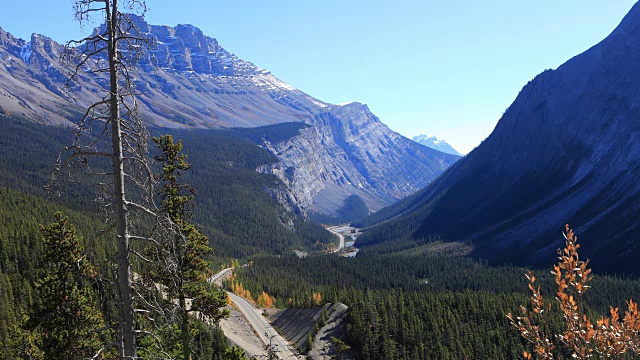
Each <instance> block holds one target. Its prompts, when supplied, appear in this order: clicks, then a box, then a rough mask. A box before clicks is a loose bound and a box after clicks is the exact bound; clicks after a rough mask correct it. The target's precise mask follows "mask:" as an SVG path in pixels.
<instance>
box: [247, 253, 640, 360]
mask: <svg viewBox="0 0 640 360" xmlns="http://www.w3.org/2000/svg"><path fill="white" fill-rule="evenodd" d="M236 272H237V274H238V276H237V278H236V281H238V282H240V283H242V284H243V286H244V287H245V288H246V289H248V290H249V291H250V292H251V293H252V294H260V293H262V291H265V292H266V293H268V294H269V295H270V296H273V297H275V298H276V299H277V301H278V304H277V305H278V306H283V307H285V306H303V307H304V306H313V305H314V304H315V303H314V302H313V299H314V298H313V295H314V293H319V294H320V295H321V297H322V299H323V301H326V302H336V301H340V302H343V303H345V304H347V305H348V306H349V320H348V338H347V340H348V343H349V345H351V346H352V348H354V349H355V351H356V355H357V356H356V357H357V358H358V359H380V360H382V359H385V360H387V359H516V358H520V357H521V355H522V353H523V351H524V349H525V347H524V344H523V342H522V341H521V338H520V335H519V334H518V333H517V332H516V331H515V330H514V329H513V328H512V327H511V326H510V325H509V322H508V321H507V319H506V317H505V314H507V313H509V312H514V311H516V310H517V309H518V307H519V306H520V305H521V304H526V303H527V302H528V301H529V299H528V295H529V293H528V289H527V281H526V279H525V277H524V276H523V275H524V273H526V269H524V268H519V267H512V266H502V267H491V266H488V265H487V264H486V263H483V262H477V261H474V260H471V259H467V258H463V257H451V256H446V255H441V254H436V253H433V254H422V255H371V256H363V257H360V255H358V256H357V257H355V258H346V259H345V258H340V257H328V256H325V257H312V258H307V259H298V258H295V257H286V258H275V257H260V258H256V259H255V260H254V262H253V266H251V267H247V268H242V269H239V270H237V271H236ZM537 273H540V274H544V275H542V279H541V280H538V281H539V282H541V284H542V290H541V291H542V292H543V293H546V294H552V293H554V283H553V280H552V278H551V276H549V275H548V271H538V272H537ZM291 284H297V286H295V287H292V286H291ZM638 293H640V281H639V280H637V279H620V278H614V277H607V276H596V277H595V278H594V281H593V283H592V290H591V291H590V292H589V293H587V294H586V297H585V303H586V304H588V305H589V310H588V312H589V313H595V314H607V313H608V311H609V305H612V306H619V307H621V308H626V305H625V300H626V299H629V298H633V297H634V296H637V294H638ZM560 323H561V317H560V316H559V315H558V316H555V317H554V318H553V319H552V326H554V327H555V328H556V329H557V328H559V326H560ZM560 355H561V354H559V356H560ZM630 358H632V357H630Z"/></svg>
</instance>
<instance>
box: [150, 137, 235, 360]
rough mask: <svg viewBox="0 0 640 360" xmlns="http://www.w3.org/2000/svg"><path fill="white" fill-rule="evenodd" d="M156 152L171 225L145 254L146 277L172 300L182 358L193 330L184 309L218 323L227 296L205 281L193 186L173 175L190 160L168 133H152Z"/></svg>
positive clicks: (205, 245)
mask: <svg viewBox="0 0 640 360" xmlns="http://www.w3.org/2000/svg"><path fill="white" fill-rule="evenodd" d="M153 141H154V142H155V143H156V144H157V145H158V148H159V150H160V152H161V153H160V155H158V156H156V157H155V160H156V161H157V162H159V163H160V164H161V166H162V172H161V173H160V175H159V181H160V182H161V188H160V191H159V197H160V199H161V200H162V205H161V210H162V212H163V213H164V214H165V215H166V218H167V220H168V221H169V222H170V224H171V227H172V228H173V230H174V231H173V235H172V236H169V237H168V238H167V239H166V240H165V241H164V242H163V244H162V247H161V248H158V247H153V248H150V249H149V250H148V254H149V255H151V256H152V257H153V258H154V261H153V262H152V264H151V268H152V269H151V271H150V272H149V274H148V276H149V277H150V279H151V280H152V281H153V282H154V283H157V284H160V285H162V287H163V292H164V294H165V297H166V300H167V301H168V302H170V303H172V304H175V303H177V306H178V308H179V311H178V322H179V324H180V332H181V347H182V352H183V359H185V360H188V359H191V346H190V344H191V338H192V334H193V333H194V332H195V331H197V330H196V328H195V327H194V326H193V325H192V324H191V321H192V320H191V319H190V316H189V315H190V314H192V313H195V312H198V313H200V314H201V315H202V316H204V317H205V319H207V320H208V321H210V322H213V323H218V322H219V321H220V319H222V318H223V317H225V316H226V315H227V311H226V310H222V309H224V307H225V306H226V305H227V295H226V294H225V293H224V292H223V291H221V290H219V289H216V288H214V287H213V286H212V285H210V284H209V283H208V282H207V278H208V277H209V276H211V271H210V269H209V262H208V261H207V260H206V257H207V256H209V255H210V254H211V253H212V252H213V250H212V249H211V247H209V239H208V238H207V237H206V236H205V235H203V234H202V233H201V232H200V231H199V230H198V228H197V227H196V226H195V225H194V224H193V223H192V222H191V211H190V204H191V202H192V201H193V199H194V193H195V192H194V190H193V188H191V187H190V186H189V185H187V184H181V183H180V182H179V177H180V176H181V175H182V172H183V171H186V170H189V169H190V168H191V165H190V164H189V163H187V161H186V155H184V154H182V143H181V142H178V143H174V141H173V137H172V136H171V135H164V136H161V137H159V138H154V139H153Z"/></svg>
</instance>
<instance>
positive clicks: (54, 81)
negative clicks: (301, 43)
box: [0, 17, 458, 215]
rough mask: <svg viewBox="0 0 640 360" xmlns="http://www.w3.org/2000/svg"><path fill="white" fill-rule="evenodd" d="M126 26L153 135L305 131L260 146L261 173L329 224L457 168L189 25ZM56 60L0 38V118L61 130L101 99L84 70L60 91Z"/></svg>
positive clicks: (51, 53)
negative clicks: (272, 128) (140, 45)
mask: <svg viewBox="0 0 640 360" xmlns="http://www.w3.org/2000/svg"><path fill="white" fill-rule="evenodd" d="M132 19H133V20H134V21H135V23H136V25H137V27H138V29H139V31H140V32H142V33H144V34H145V35H146V36H149V37H150V38H152V39H153V40H154V43H155V44H156V46H155V48H153V49H152V50H147V51H146V52H145V55H144V56H143V57H142V59H141V60H140V62H139V63H138V67H137V69H136V70H135V71H134V72H133V73H132V75H133V77H134V78H135V84H136V88H137V90H138V91H139V92H140V93H141V95H140V96H139V97H138V100H139V103H140V108H141V111H142V115H143V116H144V118H145V119H146V121H147V122H148V124H149V125H150V126H151V127H154V128H166V129H184V128H231V127H255V126H262V125H269V124H277V123H286V122H303V123H306V124H308V125H311V126H309V127H307V128H305V129H303V130H301V131H300V133H299V134H298V135H297V136H296V137H294V138H291V139H289V140H287V141H283V142H281V143H270V142H269V141H266V140H265V141H264V142H263V143H261V144H260V145H261V146H263V147H264V148H266V149H268V150H269V151H271V152H272V153H273V154H275V155H277V156H278V158H279V159H280V162H279V163H278V164H274V165H270V166H268V167H262V168H260V169H259V170H260V171H263V172H269V173H273V174H275V175H276V176H278V177H279V178H280V179H281V180H282V181H283V182H284V183H285V184H286V186H287V187H288V188H289V190H290V192H291V194H292V195H291V196H292V197H293V198H295V199H296V201H297V202H298V204H299V205H300V206H301V208H304V209H306V210H308V211H311V212H317V213H322V214H328V215H336V214H337V212H338V210H339V209H340V208H341V207H342V206H343V205H344V201H345V200H346V199H347V198H349V197H351V196H353V195H356V196H358V197H360V198H361V199H362V200H364V202H365V203H366V205H367V207H368V209H369V210H370V211H376V210H378V209H380V208H382V207H384V206H386V205H389V204H391V203H393V202H395V201H397V200H399V199H401V198H403V197H405V196H407V195H410V194H412V193H414V192H416V191H417V190H419V189H420V188H422V187H424V186H425V185H427V184H428V183H429V182H430V181H432V180H433V179H435V178H436V177H437V176H438V175H439V174H441V173H442V172H443V171H444V170H445V169H446V168H447V167H449V166H450V165H451V164H453V163H454V162H455V161H456V160H457V159H458V157H457V156H452V155H448V154H443V153H441V152H438V151H434V150H431V149H428V148H425V147H422V146H419V145H417V144H415V143H414V142H412V141H410V140H409V139H407V138H405V137H403V136H401V135H399V134H397V133H395V132H393V131H391V130H390V129H389V128H388V127H387V126H386V125H384V124H383V123H382V122H381V121H380V120H379V119H378V118H377V117H376V116H375V115H374V114H372V113H371V112H370V111H369V109H368V108H367V106H366V105H363V104H359V103H350V104H347V105H344V106H339V105H332V104H328V103H325V102H322V101H320V100H318V99H315V98H313V97H311V96H309V95H307V94H305V93H303V92H302V91H300V90H297V89H295V88H293V87H291V86H289V85H287V84H285V83H284V82H282V81H280V80H279V79H278V78H276V77H275V76H274V75H273V74H271V73H270V72H269V71H268V70H264V69H260V68H258V67H257V66H255V65H254V64H252V63H250V62H248V61H244V60H242V59H239V58H238V57H237V56H235V55H233V54H232V53H230V52H228V51H227V50H225V49H224V48H222V47H221V46H220V45H219V44H218V42H217V40H216V39H214V38H211V37H208V36H206V35H204V34H203V33H202V31H201V30H200V29H198V28H196V27H194V26H192V25H178V26H176V27H170V26H165V25H161V26H157V25H150V24H148V23H146V22H145V21H144V19H143V18H140V17H132ZM61 51H62V46H61V45H60V44H58V43H56V42H55V41H53V40H52V39H50V38H48V37H46V36H42V35H37V34H34V35H32V37H31V39H29V40H22V39H18V38H16V37H14V36H13V35H11V34H10V33H8V32H6V31H3V30H2V29H0V116H2V114H5V115H14V116H19V117H23V118H26V119H29V120H31V121H35V122H40V123H45V124H64V123H67V122H69V121H70V120H74V119H77V118H78V117H79V116H80V114H81V111H82V109H83V108H85V107H86V106H87V105H88V104H90V103H92V102H94V101H96V100H97V99H99V96H100V93H99V89H100V88H101V87H104V86H105V85H106V83H107V79H106V77H104V76H103V75H101V74H96V73H92V72H90V71H89V69H88V68H86V69H84V68H83V69H81V73H80V76H79V78H78V79H77V81H75V82H74V83H72V84H70V86H69V87H68V88H65V79H66V74H67V73H68V70H67V69H66V68H65V67H63V66H62V65H61V64H60V62H59V60H58V59H59V55H60V52H61ZM90 65H91V64H90ZM93 65H99V62H96V64H93Z"/></svg>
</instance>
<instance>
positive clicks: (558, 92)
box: [370, 3, 640, 273]
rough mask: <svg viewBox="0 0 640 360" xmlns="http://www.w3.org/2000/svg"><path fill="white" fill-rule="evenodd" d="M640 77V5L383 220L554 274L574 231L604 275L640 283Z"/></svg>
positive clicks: (533, 88) (531, 87)
mask: <svg viewBox="0 0 640 360" xmlns="http://www.w3.org/2000/svg"><path fill="white" fill-rule="evenodd" d="M638 74H640V3H637V4H636V5H635V6H634V7H633V9H632V10H631V12H630V13H629V14H628V15H627V16H626V17H625V19H624V20H623V21H622V23H621V24H620V25H619V26H618V28H617V29H616V30H615V31H614V32H613V33H612V34H611V35H609V36H608V37H607V38H606V39H604V40H603V41H602V42H600V43H599V44H597V45H595V46H594V47H592V48H591V49H589V50H587V51H586V52H584V53H583V54H580V55H578V56H576V57H574V58H572V59H571V60H569V61H567V62H566V63H565V64H563V65H562V66H560V67H559V68H558V69H556V70H547V71H545V72H543V73H541V74H540V75H538V76H537V77H536V78H535V79H534V80H532V81H531V82H530V83H529V84H527V85H526V86H525V87H524V88H523V89H522V91H521V92H520V94H519V95H518V97H517V98H516V100H515V101H514V103H513V104H512V105H511V106H510V107H509V109H508V110H507V111H506V112H505V114H504V115H503V117H502V118H501V119H500V122H499V123H498V125H497V126H496V128H495V130H494V132H493V133H492V134H491V135H490V136H489V137H488V138H487V139H486V140H485V141H484V142H483V143H482V144H481V145H480V146H479V147H478V148H476V149H475V150H474V151H472V152H471V153H470V154H469V155H467V156H466V157H465V158H463V159H462V160H460V161H459V162H458V163H456V164H455V165H454V166H452V167H451V168H450V169H448V170H447V171H446V173H445V174H444V175H443V176H441V177H440V178H439V179H438V180H436V181H434V182H433V183H432V184H431V185H429V186H428V187H427V188H425V189H424V190H422V191H420V192H419V193H418V194H416V195H414V196H412V197H411V198H409V199H407V200H406V201H403V202H401V203H398V204H397V205H395V206H393V207H392V209H390V210H388V211H387V210H383V211H382V212H381V214H383V213H384V216H383V217H380V218H378V219H377V220H376V221H380V220H382V219H383V218H393V217H397V216H399V215H402V216H401V217H402V218H403V221H404V224H405V225H402V224H401V222H400V221H394V220H392V221H391V222H390V223H388V224H387V225H386V226H388V227H389V228H391V227H394V224H395V225H397V228H396V229H399V228H402V230H398V231H399V232H400V233H402V234H405V235H409V234H412V235H413V236H414V237H420V236H425V235H428V234H439V235H441V236H442V237H443V238H444V239H445V240H448V241H469V242H472V243H473V244H474V246H475V250H474V253H475V255H476V256H478V257H482V258H489V259H492V260H495V261H500V262H510V263H514V262H517V263H522V264H534V265H540V266H545V267H547V266H549V265H550V264H551V263H553V262H554V261H555V257H556V255H555V251H556V250H557V249H558V248H559V247H561V245H562V244H563V241H564V239H563V238H562V235H561V231H563V230H564V225H565V224H566V223H569V224H570V225H571V226H572V227H575V230H576V233H577V234H578V236H579V238H580V240H581V243H582V248H581V255H582V257H583V258H591V259H592V260H593V263H592V264H593V265H594V266H595V267H596V268H599V269H605V270H609V271H624V272H631V273H640V265H639V263H638V261H637V259H638V258H640V246H639V245H640V235H639V234H640V182H639V181H638V179H640V141H639V140H640V121H639V120H640V101H639V100H638V99H640V77H639V75H638ZM407 219H411V223H412V224H411V225H406V223H407V222H408V221H407ZM382 227H383V226H382V225H381V226H380V227H379V229H382ZM378 235H380V233H379V234H378ZM379 240H381V238H380V237H379V236H373V234H372V236H371V237H370V241H371V242H376V241H379Z"/></svg>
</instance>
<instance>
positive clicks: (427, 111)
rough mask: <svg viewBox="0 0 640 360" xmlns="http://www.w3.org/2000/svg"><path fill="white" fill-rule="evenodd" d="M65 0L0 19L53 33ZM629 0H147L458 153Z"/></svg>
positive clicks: (233, 47)
mask: <svg viewBox="0 0 640 360" xmlns="http://www.w3.org/2000/svg"><path fill="white" fill-rule="evenodd" d="M72 3H73V1H71V0H64V1H51V0H48V1H44V0H23V1H12V2H10V4H5V5H3V9H2V11H0V27H2V28H3V29H5V30H7V31H9V32H11V33H12V34H14V35H16V36H18V37H21V38H28V37H29V36H30V34H31V33H33V32H36V33H41V34H44V35H48V36H50V37H52V38H53V39H54V40H57V41H59V42H63V41H66V40H68V39H70V38H72V37H79V36H80V35H81V34H83V33H86V32H88V31H89V30H88V29H85V31H84V32H83V31H82V30H81V29H80V28H79V27H78V25H77V24H76V23H75V22H74V20H73V13H72ZM634 3H635V0H607V1H603V0H560V1H558V0H537V1H518V0H515V1H514V0H485V1H475V0H464V1H463V0H446V1H443V0H440V1H433V0H422V1H418V0H395V1H378V0H366V1H365V0H340V1H337V0H322V1H310V0H309V1H307V0H304V1H299V0H298V1H294V0H287V1H284V0H272V1H268V2H265V1H257V0H245V1H241V2H239V1H215V0H183V1H175V0H173V1H169V0H161V1H160V0H158V1H153V0H149V1H148V6H149V8H150V10H149V12H148V13H147V20H148V21H149V22H150V23H154V24H167V25H176V24H180V23H190V24H193V25H195V26H197V27H199V28H201V29H202V30H203V32H204V33H205V34H207V35H209V36H212V37H215V38H217V39H218V41H219V42H220V44H221V45H222V46H223V47H225V48H226V49H227V50H229V51H230V52H232V53H235V54H236V55H238V56H239V57H241V58H243V59H245V60H248V61H251V62H253V63H255V64H256V65H258V66H260V67H262V68H266V69H269V70H271V71H272V72H273V73H274V74H275V75H276V76H278V77H279V78H280V79H282V80H283V81H285V82H287V83H289V84H291V85H293V86H295V87H297V88H298V89H300V90H303V91H305V92H307V93H308V94H310V95H312V96H314V97H317V98H319V99H321V100H323V101H326V102H330V103H341V102H348V101H359V102H362V103H366V104H368V105H369V107H370V109H371V110H372V111H373V112H374V113H375V114H376V115H378V117H380V119H381V120H382V121H383V122H384V123H386V124H387V125H388V126H389V127H390V128H391V129H393V130H395V131H397V132H399V133H401V134H403V135H405V136H412V135H417V134H419V133H427V134H432V135H436V136H438V137H439V138H444V139H445V140H447V142H449V143H450V144H452V145H453V146H454V147H455V148H456V149H457V150H458V151H460V152H463V153H467V152H469V151H470V150H471V149H473V148H474V147H475V146H477V145H478V144H479V143H480V141H482V140H483V139H484V138H486V137H487V136H488V135H489V134H490V133H491V131H492V130H493V128H494V126H495V124H496V123H497V122H498V120H499V118H500V116H501V114H502V113H503V111H504V110H505V109H506V108H507V107H508V106H509V105H510V104H511V102H512V101H513V100H514V98H515V96H516V95H517V94H518V92H519V91H520V89H521V88H522V86H524V84H526V83H527V81H529V80H530V79H532V78H533V77H534V76H535V75H536V74H538V73H540V72H541V71H542V70H544V69H547V68H556V67H558V66H559V65H560V64H562V63H563V62H564V61H566V60H568V59H569V58H571V57H572V56H574V55H577V54H578V53H580V52H582V51H584V50H586V49H588V48H589V47H590V46H592V45H594V44H596V43H597V42H599V41H600V40H602V39H603V38H604V37H605V36H607V35H608V34H609V33H610V32H611V31H612V30H613V29H614V28H615V26H616V25H617V24H618V23H619V22H620V20H622V18H623V16H624V15H625V14H626V13H627V12H628V11H629V9H630V8H631V6H632V5H633V4H634Z"/></svg>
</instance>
